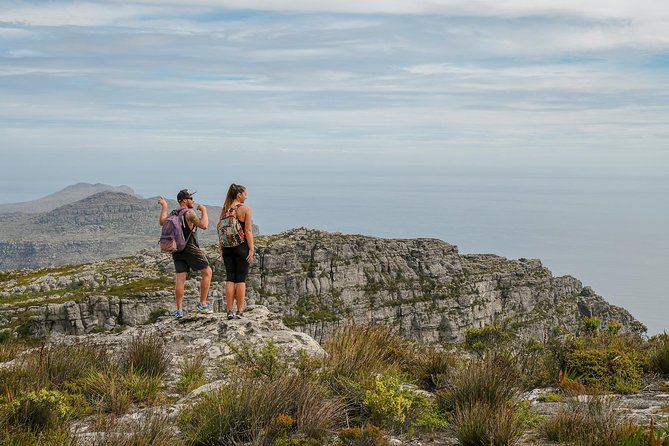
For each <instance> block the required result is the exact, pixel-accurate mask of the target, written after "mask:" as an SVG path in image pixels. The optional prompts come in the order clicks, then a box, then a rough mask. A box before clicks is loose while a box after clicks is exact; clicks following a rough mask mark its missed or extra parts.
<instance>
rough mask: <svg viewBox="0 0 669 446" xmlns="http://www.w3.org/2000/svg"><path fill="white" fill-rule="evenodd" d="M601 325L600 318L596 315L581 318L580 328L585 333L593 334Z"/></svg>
mask: <svg viewBox="0 0 669 446" xmlns="http://www.w3.org/2000/svg"><path fill="white" fill-rule="evenodd" d="M601 327H602V320H601V319H600V318H598V317H584V318H583V319H581V329H582V330H583V333H585V334H586V335H594V334H596V333H597V332H598V331H599V329H600V328H601Z"/></svg>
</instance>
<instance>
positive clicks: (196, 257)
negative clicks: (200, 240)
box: [172, 243, 209, 273]
mask: <svg viewBox="0 0 669 446" xmlns="http://www.w3.org/2000/svg"><path fill="white" fill-rule="evenodd" d="M172 260H174V271H176V272H177V273H187V272H189V271H190V270H193V271H201V270H203V269H205V268H206V267H208V266H209V261H208V260H207V256H206V255H204V251H202V250H201V249H200V248H199V247H197V246H195V245H192V244H190V243H189V244H188V245H186V248H185V249H184V250H183V251H181V252H175V253H174V254H172Z"/></svg>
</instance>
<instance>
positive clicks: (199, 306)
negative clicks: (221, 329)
mask: <svg viewBox="0 0 669 446" xmlns="http://www.w3.org/2000/svg"><path fill="white" fill-rule="evenodd" d="M197 311H199V312H200V313H202V314H211V313H213V311H212V310H211V309H210V308H209V305H202V304H201V303H200V302H198V303H197Z"/></svg>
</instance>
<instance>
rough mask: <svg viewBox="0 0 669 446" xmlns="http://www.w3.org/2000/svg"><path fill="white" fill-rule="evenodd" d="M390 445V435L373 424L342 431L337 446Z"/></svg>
mask: <svg viewBox="0 0 669 446" xmlns="http://www.w3.org/2000/svg"><path fill="white" fill-rule="evenodd" d="M389 444H390V440H389V438H388V435H386V433H385V432H384V431H383V430H382V429H380V428H378V427H377V426H375V425H373V424H367V425H365V427H362V428H360V427H351V428H348V429H344V430H342V431H340V432H339V434H338V441H337V443H336V445H337V446H388V445H389Z"/></svg>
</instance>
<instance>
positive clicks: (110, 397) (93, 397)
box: [81, 367, 132, 415]
mask: <svg viewBox="0 0 669 446" xmlns="http://www.w3.org/2000/svg"><path fill="white" fill-rule="evenodd" d="M81 385H82V387H83V392H84V395H85V396H86V398H87V399H88V400H89V401H90V402H91V404H93V405H95V406H96V407H97V408H98V409H99V410H101V411H102V412H106V413H112V414H115V415H123V414H124V413H126V412H127V411H128V408H130V404H132V394H131V392H130V390H129V389H128V388H127V386H126V385H124V383H123V380H122V377H121V375H120V374H119V373H118V371H117V370H116V369H114V368H112V367H110V368H108V369H107V370H104V371H97V370H96V371H93V372H91V373H89V374H88V376H86V377H84V378H83V379H82V380H81Z"/></svg>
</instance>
